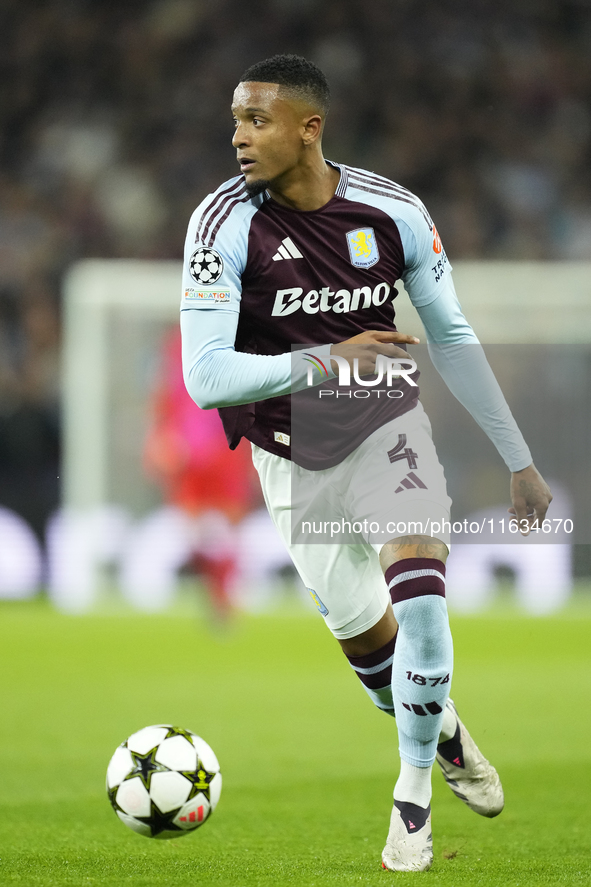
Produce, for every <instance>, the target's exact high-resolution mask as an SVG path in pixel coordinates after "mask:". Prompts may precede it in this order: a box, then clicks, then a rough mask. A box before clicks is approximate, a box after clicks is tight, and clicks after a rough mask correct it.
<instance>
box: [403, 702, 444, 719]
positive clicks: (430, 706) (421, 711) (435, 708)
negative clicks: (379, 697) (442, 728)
mask: <svg viewBox="0 0 591 887" xmlns="http://www.w3.org/2000/svg"><path fill="white" fill-rule="evenodd" d="M402 705H403V706H404V708H405V709H406V710H407V711H414V713H415V714H416V715H420V716H421V717H422V718H426V717H427V712H428V713H429V714H430V715H440V714H441V712H442V711H443V709H442V708H441V706H440V705H439V703H438V702H426V703H425V708H426V709H427V711H425V708H423V706H422V705H415V703H414V702H411V704H410V705H408V703H406V702H403V703H402Z"/></svg>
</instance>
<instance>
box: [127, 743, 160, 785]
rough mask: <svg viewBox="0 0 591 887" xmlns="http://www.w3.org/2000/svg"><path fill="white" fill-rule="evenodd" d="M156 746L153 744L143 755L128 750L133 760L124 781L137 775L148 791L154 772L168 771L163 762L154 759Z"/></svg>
mask: <svg viewBox="0 0 591 887" xmlns="http://www.w3.org/2000/svg"><path fill="white" fill-rule="evenodd" d="M158 748H159V746H158V745H157V746H155V747H154V748H153V749H151V750H150V751H149V752H146V754H145V755H140V754H138V752H135V751H130V754H131V759H132V761H133V768H132V769H131V770H130V771H129V773H128V774H127V776H126V777H125V779H124V782H126V781H127V780H129V779H133V778H134V776H139V778H140V779H141V780H142V782H143V783H144V785H145V787H146V790H147V791H150V783H151V782H152V775H153V774H154V773H166V772H167V771H168V767H165V766H164V765H163V764H159V763H158V761H157V760H156V752H157V751H158Z"/></svg>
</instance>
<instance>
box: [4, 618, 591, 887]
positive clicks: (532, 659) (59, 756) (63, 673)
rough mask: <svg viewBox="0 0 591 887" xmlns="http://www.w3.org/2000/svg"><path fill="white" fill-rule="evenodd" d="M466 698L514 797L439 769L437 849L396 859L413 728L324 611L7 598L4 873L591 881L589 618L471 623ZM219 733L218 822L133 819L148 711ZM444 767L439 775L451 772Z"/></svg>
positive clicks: (144, 884)
mask: <svg viewBox="0 0 591 887" xmlns="http://www.w3.org/2000/svg"><path fill="white" fill-rule="evenodd" d="M452 622H453V630H454V637H455V646H456V671H455V677H454V685H453V695H454V699H455V701H456V704H457V706H458V708H459V711H460V713H461V714H462V717H463V718H464V720H465V721H466V723H467V724H468V725H469V727H470V729H471V731H472V733H473V735H474V736H475V738H476V740H477V742H478V743H479V744H480V746H481V748H482V749H483V751H484V752H485V753H486V754H487V755H488V756H489V757H490V758H491V759H492V760H493V761H494V762H495V764H496V766H497V767H498V769H499V771H500V773H501V776H502V778H503V782H504V785H505V793H506V802H507V804H506V808H505V811H504V812H503V813H502V814H501V816H500V817H498V818H497V819H494V820H486V819H483V818H481V817H479V816H476V815H475V814H473V813H472V812H471V811H469V810H468V809H467V808H466V807H465V806H464V805H463V804H462V803H461V802H460V801H459V800H458V799H457V798H455V797H454V796H453V795H452V794H451V792H450V791H449V789H448V788H447V787H446V786H445V784H444V782H443V779H442V777H441V774H440V773H439V772H435V773H434V797H433V829H434V846H435V862H434V865H433V868H432V869H431V871H430V872H428V873H426V874H421V875H417V874H409V875H404V874H398V875H397V874H394V873H390V872H384V871H382V870H381V867H380V853H381V850H382V846H383V844H384V839H385V836H386V832H387V827H388V820H389V814H390V809H391V803H392V801H391V793H392V787H393V784H394V781H395V778H396V773H397V764H396V760H397V755H396V746H397V739H396V731H395V724H394V722H393V721H391V719H390V718H388V717H387V716H385V715H383V714H380V713H379V712H377V711H376V710H374V708H373V707H372V705H371V703H370V702H369V700H368V699H367V697H366V696H365V693H364V692H363V690H362V688H361V686H360V685H359V683H358V681H357V679H356V678H355V676H354V674H353V672H352V671H351V670H350V669H349V667H348V665H347V663H346V661H345V659H344V657H343V656H342V654H341V653H340V651H339V649H338V647H337V645H336V643H335V642H334V641H333V640H332V639H331V638H330V636H329V635H328V633H327V632H326V629H325V628H324V626H323V624H322V620H321V619H320V618H319V617H317V616H316V615H315V614H310V615H307V614H304V613H295V614H294V613H292V614H289V613H281V612H279V613H277V614H275V615H269V616H260V617H256V618H255V617H241V618H240V619H238V621H237V623H236V624H235V625H234V626H233V627H232V629H231V630H230V631H229V632H227V633H226V634H222V633H217V634H215V633H211V632H210V631H208V630H207V627H206V626H205V625H204V624H203V621H202V620H198V618H197V616H196V615H193V614H191V613H189V612H184V611H183V612H172V613H170V614H168V615H165V616H137V615H131V614H125V613H123V614H121V613H119V614H115V613H108V612H107V613H103V614H102V615H101V614H99V615H95V616H88V617H82V616H81V617H67V616H63V615H59V614H57V613H55V612H53V611H51V610H50V609H49V607H48V606H47V605H45V604H43V603H34V604H4V605H3V606H2V607H1V608H0V668H1V672H0V673H1V675H2V680H1V689H0V884H2V885H4V884H21V885H27V887H29V885H43V887H45V885H47V887H49V885H62V884H69V885H77V887H83V885H117V887H121V885H132V887H158V885H170V887H185V885H186V887H189V885H210V884H211V885H232V887H249V885H257V887H267V885H269V887H270V885H283V884H285V885H292V884H293V885H310V887H312V885H315V887H322V885H339V887H346V885H357V884H362V885H380V887H384V885H387V884H388V883H390V882H397V883H398V882H400V883H402V882H404V881H405V879H406V880H407V881H408V879H410V880H414V881H418V880H424V882H425V883H427V884H431V885H449V887H458V885H474V887H476V885H486V887H492V885H503V887H518V885H519V887H525V885H555V884H556V885H562V884H577V885H579V884H581V885H583V884H585V885H589V884H591V854H590V850H591V840H590V832H591V828H590V827H591V821H590V813H589V811H590V806H591V805H590V803H589V796H590V790H591V771H590V766H589V765H590V763H591V742H590V734H591V729H590V728H591V666H590V646H591V644H590V639H591V614H590V612H589V609H588V608H586V609H585V608H583V609H580V610H576V609H571V610H570V611H567V612H566V613H565V615H563V616H560V617H557V618H553V619H538V620H535V619H528V618H525V617H523V616H519V615H518V614H516V613H515V612H511V613H509V612H501V611H499V612H497V613H496V615H495V613H494V612H493V613H492V614H491V615H488V616H486V617H480V618H457V617H456V618H453V620H452ZM159 722H160V723H161V722H172V723H174V724H178V725H180V726H185V727H189V728H190V729H192V730H194V731H195V732H197V733H199V734H201V735H202V736H203V737H204V738H205V739H206V740H207V741H208V742H209V743H210V744H211V745H212V747H213V748H214V750H215V751H216V753H217V755H218V757H219V759H220V762H221V765H222V772H223V776H224V789H223V791H222V797H221V801H220V804H219V806H218V808H217V811H216V812H215V814H214V815H213V817H212V819H211V820H210V821H209V822H208V823H207V824H206V825H205V826H204V827H203V828H202V829H201V830H199V831H197V832H196V833H194V834H192V835H189V836H187V837H183V838H180V839H178V840H174V841H163V842H159V841H151V840H148V839H146V838H143V837H140V836H138V835H135V834H134V833H132V832H131V831H129V830H128V829H126V828H125V827H124V826H123V825H122V824H121V823H120V822H119V821H118V820H117V818H116V817H115V815H114V813H113V811H112V810H111V807H110V805H109V803H108V800H107V797H106V794H105V790H104V778H105V769H106V766H107V763H108V761H109V758H110V756H111V754H112V753H113V751H114V749H115V747H116V746H117V745H118V744H119V743H120V742H122V741H123V740H124V739H125V738H126V737H127V736H128V735H129V734H130V733H132V732H133V731H135V730H137V729H139V728H141V727H143V726H146V725H147V724H152V723H159ZM436 769H437V768H436Z"/></svg>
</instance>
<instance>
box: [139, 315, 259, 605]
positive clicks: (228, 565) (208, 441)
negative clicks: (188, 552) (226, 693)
mask: <svg viewBox="0 0 591 887" xmlns="http://www.w3.org/2000/svg"><path fill="white" fill-rule="evenodd" d="M144 464H145V467H146V471H147V472H148V474H149V475H150V476H151V477H153V478H154V479H155V480H156V481H157V483H158V484H159V485H160V487H161V489H162V493H163V497H164V500H165V501H166V503H167V504H169V505H174V506H176V507H177V508H179V509H181V510H182V511H183V512H184V513H185V514H187V515H188V516H189V517H190V518H191V519H192V523H193V526H194V537H195V549H196V550H195V553H194V555H193V557H192V566H193V567H194V568H195V570H196V571H197V572H198V573H200V574H201V575H202V576H203V578H204V580H205V583H206V587H207V590H208V593H209V596H210V600H211V603H212V606H213V609H214V612H215V613H216V614H217V615H218V616H219V617H220V618H222V619H223V618H225V617H226V616H227V615H228V613H229V610H230V608H231V603H232V601H231V589H232V584H233V580H234V576H235V573H236V566H237V565H236V546H235V544H234V542H233V527H235V525H236V524H238V523H239V521H240V520H242V518H243V517H244V516H245V515H246V514H247V513H248V512H249V511H250V510H251V508H252V507H253V501H256V492H255V487H254V485H253V479H254V470H253V467H252V459H251V456H250V452H249V451H248V448H247V447H246V445H243V446H241V447H238V449H237V450H236V451H235V452H234V453H232V452H230V450H229V449H228V446H227V443H226V438H225V435H224V429H223V426H222V422H221V420H220V417H219V415H218V413H217V411H215V410H201V409H199V408H198V407H197V406H196V405H195V403H194V402H193V401H192V400H191V398H190V397H189V394H188V393H187V389H186V387H185V383H184V381H183V371H182V361H181V334H180V331H179V330H176V329H175V330H173V331H171V332H170V333H169V334H168V335H167V336H166V337H165V339H164V342H163V345H162V351H161V355H160V368H159V373H158V379H157V385H156V389H155V391H154V396H153V400H152V424H151V427H150V430H149V432H148V436H147V439H146V445H145V451H144Z"/></svg>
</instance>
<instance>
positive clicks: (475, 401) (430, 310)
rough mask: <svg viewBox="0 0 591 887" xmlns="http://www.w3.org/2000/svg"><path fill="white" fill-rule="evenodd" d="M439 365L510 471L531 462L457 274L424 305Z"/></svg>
mask: <svg viewBox="0 0 591 887" xmlns="http://www.w3.org/2000/svg"><path fill="white" fill-rule="evenodd" d="M417 311H418V314H419V317H420V318H421V320H422V322H423V326H424V327H425V332H426V334H427V342H428V343H429V354H430V356H431V360H432V361H433V365H434V366H435V368H436V369H437V371H438V372H439V375H440V376H441V377H442V379H443V381H444V382H445V384H446V385H447V387H448V388H449V390H450V391H451V393H452V394H453V395H454V397H455V398H457V400H459V402H460V403H461V404H462V406H464V407H465V408H466V409H467V410H468V412H469V413H470V415H471V416H472V418H473V419H474V420H475V421H476V422H477V424H478V425H480V427H481V428H482V430H483V431H484V432H485V434H486V435H487V436H488V437H489V439H490V440H491V441H492V443H493V444H494V445H495V447H496V448H497V451H498V452H499V454H500V456H501V457H502V459H503V460H504V462H505V464H506V465H507V467H508V469H509V471H521V469H522V468H527V466H528V465H531V462H532V456H531V453H530V451H529V447H528V446H527V444H526V442H525V440H524V438H523V435H522V433H521V431H520V430H519V427H518V425H517V423H516V421H515V419H514V418H513V415H512V413H511V410H510V409H509V405H508V404H507V401H506V400H505V397H504V395H503V392H502V390H501V388H500V386H499V383H498V382H497V380H496V378H495V375H494V373H493V371H492V369H491V367H490V365H489V363H488V360H487V359H486V355H485V353H484V349H483V348H482V345H481V344H480V342H479V341H478V339H477V337H476V334H475V333H474V331H473V329H472V327H471V326H470V324H469V323H468V321H467V320H466V318H465V317H464V315H463V313H462V309H461V306H460V303H459V301H458V298H457V296H456V291H455V288H454V285H453V281H452V278H451V274H448V275H447V280H446V282H445V285H444V287H443V288H442V289H441V291H440V292H439V294H438V295H437V296H436V297H435V299H434V300H433V301H431V302H429V303H428V304H426V305H422V306H418V307H417Z"/></svg>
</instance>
